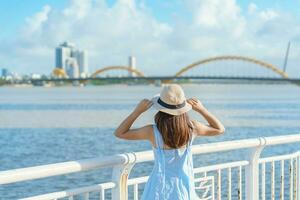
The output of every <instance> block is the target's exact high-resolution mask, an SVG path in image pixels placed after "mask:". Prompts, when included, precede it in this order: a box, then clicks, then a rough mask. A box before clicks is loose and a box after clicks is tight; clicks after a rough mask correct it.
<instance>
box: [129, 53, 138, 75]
mask: <svg viewBox="0 0 300 200" xmlns="http://www.w3.org/2000/svg"><path fill="white" fill-rule="evenodd" d="M128 62H129V63H128V66H129V68H131V69H136V59H135V57H134V56H129V59H128ZM128 76H129V77H134V76H135V73H134V72H128Z"/></svg>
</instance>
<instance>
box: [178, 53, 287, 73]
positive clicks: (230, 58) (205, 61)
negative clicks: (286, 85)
mask: <svg viewBox="0 0 300 200" xmlns="http://www.w3.org/2000/svg"><path fill="white" fill-rule="evenodd" d="M220 60H240V61H245V62H250V63H254V64H257V65H259V66H262V67H265V68H267V69H270V70H272V71H273V72H274V73H276V74H278V75H280V76H281V77H283V78H288V74H287V73H285V72H284V71H282V70H281V69H279V68H278V67H276V66H275V65H272V64H270V63H266V62H264V61H260V60H257V59H255V58H251V57H246V56H216V57H211V58H207V59H204V60H200V61H198V62H195V63H192V64H190V65H188V66H186V67H184V68H182V69H181V70H179V71H178V72H177V73H176V74H175V76H176V77H178V76H181V75H182V74H184V73H185V72H186V71H188V70H190V69H192V68H194V67H197V66H199V65H203V64H206V63H210V62H215V61H220Z"/></svg>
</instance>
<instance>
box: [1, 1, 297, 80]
mask: <svg viewBox="0 0 300 200" xmlns="http://www.w3.org/2000/svg"><path fill="white" fill-rule="evenodd" d="M0 26H1V31H0V42H1V44H2V45H1V46H0V68H1V67H7V68H9V69H11V70H12V71H17V72H19V73H25V72H29V71H30V72H37V73H50V72H51V70H52V68H53V65H54V64H53V60H54V58H53V49H54V48H55V46H57V45H58V44H59V43H60V42H62V41H64V40H70V41H72V42H74V43H76V45H77V46H78V48H84V49H88V51H89V60H90V69H91V70H90V71H94V70H95V69H96V68H99V67H98V66H106V65H112V64H126V61H127V56H128V55H129V54H135V55H136V56H137V59H138V63H139V66H141V70H143V71H145V72H146V73H147V74H156V73H157V71H158V70H159V71H160V72H161V73H163V74H167V73H168V72H169V71H170V70H178V69H180V67H182V66H184V65H186V64H189V63H191V62H193V61H196V60H199V59H201V58H206V57H209V56H215V55H221V54H238V53H239V54H242V55H247V56H252V57H257V58H260V59H263V60H266V61H269V62H272V63H274V64H276V65H280V64H281V63H282V54H283V53H282V52H284V49H285V47H286V44H287V42H288V41H289V40H291V41H292V48H291V61H290V63H289V64H290V65H291V66H294V67H291V69H293V70H295V71H293V70H292V71H291V72H292V73H294V72H296V73H298V72H300V70H299V71H298V69H296V67H295V66H296V63H299V62H300V60H299V57H300V44H299V43H300V30H299V28H298V27H300V1H299V0H295V1H282V0H275V1H274V0H273V1H271V0H264V1H260V0H255V1H235V0H210V1H208V0H189V1H184V0H173V1H160V0H136V1H134V0H107V1H104V0H38V1H37V0H26V1H21V0H9V1H1V2H0ZM58 30H59V31H58ZM233 44H234V45H233ZM103 49H106V50H105V51H103ZM298 52H299V53H298ZM187 53H188V54H187ZM158 57H159V58H160V59H157V58H158ZM37 63H39V64H38V65H37ZM299 76H300V73H299Z"/></svg>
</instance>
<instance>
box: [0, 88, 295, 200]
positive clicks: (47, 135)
mask: <svg viewBox="0 0 300 200" xmlns="http://www.w3.org/2000/svg"><path fill="white" fill-rule="evenodd" d="M182 86H183V88H184V90H185V93H186V96H187V97H197V98H199V99H200V100H201V101H202V103H203V104H204V105H205V106H206V107H207V108H208V110H210V111H211V112H212V113H213V114H215V115H216V116H217V117H219V118H220V120H221V121H222V122H223V124H224V125H225V127H226V133H225V134H224V135H221V136H217V137H201V138H197V139H196V140H195V142H194V144H200V143H211V142H217V141H226V140H235V139H244V138H255V137H261V136H276V135H287V134H295V133H300V87H299V86H295V85H288V84H286V85H285V84H283V85H271V84H270V85H267V84H265V85H258V84H240V85H239V84H185V85H182ZM159 91H160V88H159V87H155V86H152V85H149V86H148V85H138V86H127V85H109V86H99V87H93V86H90V87H57V88H44V87H28V88H26V87H19V88H18V87H1V88H0V170H1V171H3V170H8V169H15V168H22V167H29V166H35V165H42V164H49V163H56V162H63V161H70V160H78V159H85V158H93V157H103V156H107V155H112V154H117V153H124V152H132V151H143V150H149V149H151V146H150V144H149V143H147V142H143V141H123V140H120V139H117V138H115V137H114V136H113V131H114V129H115V128H116V126H117V125H118V124H119V123H120V122H121V120H122V119H124V117H126V115H128V114H129V113H130V112H131V111H132V110H133V109H134V107H135V105H136V104H137V103H138V101H139V100H141V99H142V98H151V97H152V96H153V95H155V94H157V93H159ZM155 112H156V111H155V110H154V109H150V110H149V111H147V112H146V113H144V114H143V115H142V116H141V117H140V118H139V119H138V120H137V121H136V123H135V124H134V126H135V127H138V126H142V125H144V124H147V123H153V115H154V114H155ZM190 116H191V117H192V118H195V119H198V120H200V121H203V122H204V120H203V118H202V117H201V116H199V115H198V114H197V113H194V112H193V111H190ZM298 149H300V145H298V144H292V145H281V146H276V147H269V148H267V149H266V150H265V151H264V152H263V155H262V156H267V155H272V154H283V153H288V152H294V151H296V150H298ZM243 156H245V152H244V151H237V152H228V153H224V154H213V155H212V154H210V155H203V156H197V157H194V165H195V166H204V165H207V164H211V163H221V162H224V161H231V160H235V159H236V158H238V159H243ZM152 166H153V165H152V163H146V164H138V165H136V166H135V167H134V169H133V171H132V173H131V177H135V176H138V175H148V174H149V173H150V171H151V169H152ZM110 176H111V170H110V169H105V170H95V171H91V172H84V173H77V174H70V175H66V176H60V177H53V178H47V179H42V180H37V181H28V182H22V183H17V184H8V185H4V186H0V197H1V198H0V199H17V198H20V197H27V196H31V195H37V194H41V193H45V192H54V191H60V190H64V189H68V188H74V187H79V186H86V185H90V184H96V183H101V182H104V181H108V180H109V178H110ZM225 181H226V180H224V182H225ZM267 184H268V183H267ZM233 187H234V186H233ZM225 189H226V188H224V190H225ZM141 190H142V188H141ZM233 191H234V189H233ZM267 192H268V189H267ZM276 195H278V194H276ZM233 197H235V196H233ZM287 197H288V196H287Z"/></svg>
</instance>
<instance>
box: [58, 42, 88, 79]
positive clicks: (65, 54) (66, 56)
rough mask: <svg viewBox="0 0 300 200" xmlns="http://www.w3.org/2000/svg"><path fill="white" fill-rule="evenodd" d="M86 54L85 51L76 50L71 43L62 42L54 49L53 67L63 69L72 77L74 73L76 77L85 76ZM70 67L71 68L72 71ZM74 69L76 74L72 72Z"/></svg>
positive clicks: (86, 72)
mask: <svg viewBox="0 0 300 200" xmlns="http://www.w3.org/2000/svg"><path fill="white" fill-rule="evenodd" d="M87 56H88V54H87V51H85V50H84V51H81V50H77V49H75V45H74V44H73V43H70V42H64V43H62V44H60V45H59V47H57V48H56V49H55V68H60V69H63V70H65V72H66V73H67V75H68V76H69V77H73V78H74V75H76V76H77V77H87V76H88V75H89V70H88V57H87ZM75 63H76V64H75ZM70 65H72V67H70ZM74 66H75V67H74ZM76 66H77V67H76ZM70 68H72V70H71V71H72V72H71V71H70ZM75 68H78V69H75ZM74 70H75V71H76V74H74V73H73V72H74ZM77 72H78V73H77Z"/></svg>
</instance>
